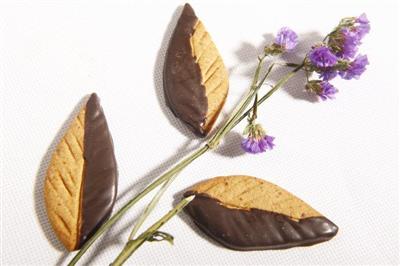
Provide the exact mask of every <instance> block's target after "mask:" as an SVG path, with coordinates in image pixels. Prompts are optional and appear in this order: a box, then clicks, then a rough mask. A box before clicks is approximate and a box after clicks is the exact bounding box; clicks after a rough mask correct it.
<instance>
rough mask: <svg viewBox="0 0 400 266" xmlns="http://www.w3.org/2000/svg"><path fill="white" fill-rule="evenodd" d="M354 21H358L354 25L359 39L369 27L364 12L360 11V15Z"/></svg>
mask: <svg viewBox="0 0 400 266" xmlns="http://www.w3.org/2000/svg"><path fill="white" fill-rule="evenodd" d="M356 23H358V24H357V25H356V26H355V28H356V32H357V34H358V37H359V40H361V39H362V38H363V37H364V36H365V35H366V34H367V33H368V32H369V30H370V29H371V26H370V25H369V20H368V18H367V15H366V14H365V13H362V14H361V16H359V17H358V18H356Z"/></svg>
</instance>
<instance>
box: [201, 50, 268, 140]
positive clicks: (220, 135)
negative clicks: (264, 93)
mask: <svg viewBox="0 0 400 266" xmlns="http://www.w3.org/2000/svg"><path fill="white" fill-rule="evenodd" d="M264 58H265V56H264V57H262V58H260V59H259V63H258V66H257V69H256V73H255V75H254V79H253V83H252V85H251V87H250V90H249V92H248V94H247V95H246V97H245V98H244V99H243V101H242V102H241V103H240V104H239V105H238V107H237V108H236V110H235V111H234V112H233V113H232V116H231V117H230V119H229V120H228V121H227V122H226V123H225V125H224V126H223V127H222V128H221V129H220V130H218V131H217V132H216V133H215V135H214V137H213V138H211V140H210V141H209V142H208V145H209V146H210V147H211V148H214V147H216V146H218V144H219V142H220V140H221V139H222V138H223V137H224V136H225V135H226V134H227V133H228V132H229V131H231V129H232V128H233V127H234V125H235V121H236V120H237V119H238V117H239V116H240V115H241V114H242V113H243V111H244V110H245V109H246V108H247V106H248V105H249V104H250V103H251V101H252V99H253V97H254V96H255V94H256V93H257V92H258V90H259V89H260V88H261V87H262V85H263V84H264V82H265V80H266V79H267V77H268V75H269V73H270V72H271V71H272V68H273V67H274V66H275V65H274V64H271V65H270V67H269V68H268V71H267V73H266V74H265V75H264V77H263V78H262V79H261V81H260V82H258V76H259V73H260V70H261V68H262V66H263V60H264ZM257 82H258V84H257Z"/></svg>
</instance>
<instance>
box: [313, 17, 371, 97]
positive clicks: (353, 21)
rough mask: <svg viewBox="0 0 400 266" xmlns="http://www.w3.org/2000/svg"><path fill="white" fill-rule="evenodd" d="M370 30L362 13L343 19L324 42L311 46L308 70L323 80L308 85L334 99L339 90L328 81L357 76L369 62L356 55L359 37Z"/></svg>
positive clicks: (365, 57) (356, 77)
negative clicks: (338, 77) (356, 16)
mask: <svg viewBox="0 0 400 266" xmlns="http://www.w3.org/2000/svg"><path fill="white" fill-rule="evenodd" d="M369 31H370V25H369V21H368V18H367V16H366V15H365V14H362V15H361V16H359V17H358V18H350V19H344V20H342V22H341V23H340V24H339V26H338V27H337V28H336V29H335V30H334V31H333V33H331V34H330V35H329V39H328V42H327V43H323V44H318V45H316V46H314V47H313V48H312V49H311V51H310V52H309V53H308V57H307V58H308V62H309V65H308V66H309V68H308V70H309V72H313V71H315V72H316V73H318V74H319V78H320V79H321V80H322V82H318V84H317V85H318V86H319V87H318V86H317V87H318V88H317V87H316V85H315V84H316V83H314V84H311V85H309V84H307V86H306V87H307V88H308V89H309V88H310V87H313V89H312V91H314V92H315V93H316V94H317V95H318V96H319V97H320V98H321V99H322V100H326V99H333V98H334V97H333V95H334V94H335V93H337V92H338V91H337V90H336V89H335V88H334V87H333V86H332V85H331V84H330V83H328V82H327V81H330V80H332V79H334V78H335V77H336V76H338V75H339V76H340V77H341V78H343V79H346V80H350V79H358V78H359V77H360V76H361V75H362V73H364V71H365V70H366V66H367V65H368V64H369V62H368V57H367V56H366V55H357V56H356V54H357V51H358V47H359V46H360V45H361V40H362V39H363V37H364V36H365V35H366V34H367V33H368V32H369Z"/></svg>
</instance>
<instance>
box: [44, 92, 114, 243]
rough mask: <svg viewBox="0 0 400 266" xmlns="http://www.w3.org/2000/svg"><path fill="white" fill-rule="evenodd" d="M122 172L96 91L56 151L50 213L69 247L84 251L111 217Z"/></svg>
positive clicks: (49, 181)
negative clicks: (81, 248) (82, 248)
mask: <svg viewBox="0 0 400 266" xmlns="http://www.w3.org/2000/svg"><path fill="white" fill-rule="evenodd" d="M117 175H118V173H117V163H116V160H115V155H114V148H113V142H112V138H111V134H110V132H109V129H108V126H107V121H106V118H105V116H104V113H103V109H102V108H101V106H100V101H99V98H98V97H97V95H96V94H94V93H93V94H92V95H91V96H90V98H89V100H88V102H87V103H86V105H85V106H84V107H83V108H82V109H81V110H80V112H79V114H78V116H77V117H76V118H75V119H74V120H73V122H72V123H71V125H70V127H69V129H68V131H67V132H66V134H65V135H64V137H63V138H62V139H61V141H60V143H59V144H58V146H57V148H56V150H55V151H54V153H53V156H52V159H51V162H50V165H49V168H48V170H47V176H46V181H45V188H44V196H45V203H46V209H47V215H48V217H49V220H50V223H51V225H52V227H53V229H54V231H55V232H56V235H57V236H58V238H59V239H60V241H61V242H62V243H63V244H64V246H65V247H66V248H67V249H68V250H70V251H72V250H76V249H79V248H80V247H81V246H82V245H83V244H84V243H85V241H86V240H87V239H88V238H89V237H90V236H91V235H92V234H94V232H95V231H96V230H97V228H98V227H100V226H101V225H102V224H103V223H104V222H105V221H106V220H107V219H108V218H109V217H110V215H111V212H112V208H113V206H114V202H115V199H116V194H117Z"/></svg>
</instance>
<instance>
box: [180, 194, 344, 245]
mask: <svg viewBox="0 0 400 266" xmlns="http://www.w3.org/2000/svg"><path fill="white" fill-rule="evenodd" d="M191 194H195V193H194V192H191V191H189V192H187V193H185V196H189V195H191ZM185 210H186V212H187V213H188V214H189V215H190V216H191V217H192V218H193V220H194V222H195V223H196V225H197V226H198V227H199V228H200V229H201V230H202V231H203V232H205V233H206V234H207V235H209V236H210V237H211V238H213V239H214V240H216V241H217V242H219V243H221V244H222V245H223V246H226V247H228V248H230V249H234V250H241V251H248V250H265V249H286V248H291V247H296V246H309V245H313V244H317V243H320V242H324V241H327V240H329V239H331V238H332V237H334V236H335V235H336V234H337V232H338V227H337V226H336V225H335V224H334V223H332V222H331V221H330V220H328V219H327V218H325V217H322V216H321V217H308V218H304V219H300V220H298V221H296V220H293V219H291V218H290V217H288V216H286V215H282V214H279V213H274V212H269V211H265V210H259V209H249V210H247V209H240V208H228V207H226V206H224V205H223V203H221V202H219V201H218V200H216V199H213V198H211V197H209V196H208V195H206V194H197V195H196V198H195V199H194V200H193V201H192V202H190V203H189V204H188V205H187V206H186V208H185Z"/></svg>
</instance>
